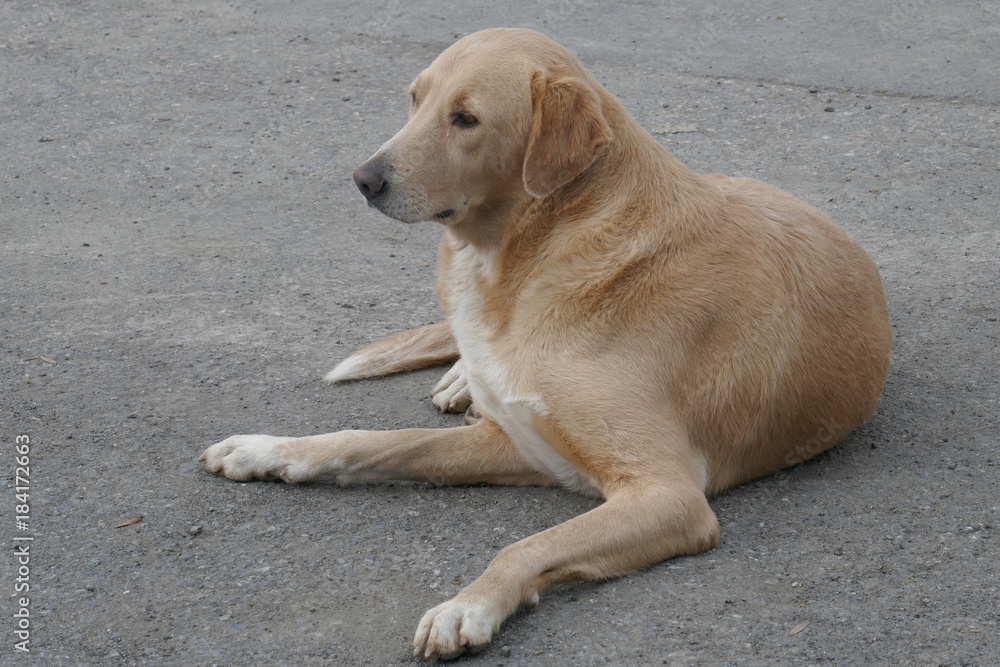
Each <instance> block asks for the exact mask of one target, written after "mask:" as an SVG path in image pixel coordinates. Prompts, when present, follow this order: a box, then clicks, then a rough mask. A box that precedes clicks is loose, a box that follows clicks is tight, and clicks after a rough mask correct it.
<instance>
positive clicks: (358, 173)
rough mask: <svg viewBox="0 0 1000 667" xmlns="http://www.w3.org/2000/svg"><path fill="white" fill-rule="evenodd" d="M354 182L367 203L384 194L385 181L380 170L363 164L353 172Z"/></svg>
mask: <svg viewBox="0 0 1000 667" xmlns="http://www.w3.org/2000/svg"><path fill="white" fill-rule="evenodd" d="M354 182H355V183H356V184H357V186H358V189H359V190H361V194H363V195H364V196H365V197H366V198H367V199H368V200H369V201H371V200H373V199H375V197H377V196H378V195H380V194H381V193H383V192H385V190H386V181H385V176H384V175H383V173H382V170H381V169H379V168H378V167H373V166H371V165H369V164H368V163H365V164H363V165H361V166H360V167H358V168H357V169H355V170H354Z"/></svg>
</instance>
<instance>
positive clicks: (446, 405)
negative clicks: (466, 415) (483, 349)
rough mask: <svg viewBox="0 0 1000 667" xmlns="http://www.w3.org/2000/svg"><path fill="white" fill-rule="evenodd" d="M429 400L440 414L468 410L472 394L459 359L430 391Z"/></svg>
mask: <svg viewBox="0 0 1000 667" xmlns="http://www.w3.org/2000/svg"><path fill="white" fill-rule="evenodd" d="M431 400H432V402H433V403H434V405H435V406H436V407H437V409H438V410H440V411H441V412H465V411H466V410H467V409H468V407H469V405H470V404H471V403H472V394H471V393H470V392H469V383H468V381H467V380H466V379H465V371H464V369H463V368H462V360H461V359H459V360H458V361H456V362H455V365H454V366H452V367H451V369H450V370H449V371H448V372H447V373H445V374H444V377H443V378H441V381H440V382H438V383H437V384H436V385H435V386H434V388H433V389H431Z"/></svg>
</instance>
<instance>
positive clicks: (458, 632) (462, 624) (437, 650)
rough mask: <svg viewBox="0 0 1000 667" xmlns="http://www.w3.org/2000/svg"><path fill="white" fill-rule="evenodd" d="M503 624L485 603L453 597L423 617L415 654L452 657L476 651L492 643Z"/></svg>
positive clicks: (427, 657)
mask: <svg viewBox="0 0 1000 667" xmlns="http://www.w3.org/2000/svg"><path fill="white" fill-rule="evenodd" d="M499 626H500V623H499V622H498V621H494V620H493V618H491V617H490V614H489V612H487V611H486V607H484V606H483V605H481V604H479V603H477V602H458V601H456V600H449V601H448V602H445V603H444V604H439V605H438V606H436V607H434V608H433V609H431V610H430V611H428V612H427V613H426V614H424V617H423V618H422V619H420V625H418V626H417V634H416V635H415V636H414V637H413V656H414V657H416V658H425V659H428V660H434V659H440V660H451V659H452V658H457V657H458V656H460V655H463V654H465V653H476V652H477V651H480V650H482V649H483V648H485V647H486V645H487V644H489V643H490V640H491V639H492V638H493V633H494V632H496V631H497V629H498V628H499Z"/></svg>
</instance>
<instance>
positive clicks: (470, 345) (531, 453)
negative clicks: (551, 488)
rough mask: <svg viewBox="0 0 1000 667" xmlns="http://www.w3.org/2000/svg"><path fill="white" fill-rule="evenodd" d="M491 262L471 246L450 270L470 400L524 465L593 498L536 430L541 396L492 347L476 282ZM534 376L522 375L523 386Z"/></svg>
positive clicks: (542, 410)
mask: <svg viewBox="0 0 1000 667" xmlns="http://www.w3.org/2000/svg"><path fill="white" fill-rule="evenodd" d="M490 261H491V258H490V257H488V256H484V255H482V254H480V253H477V252H475V251H474V250H473V249H472V248H471V246H467V247H465V248H463V249H462V250H460V251H458V252H457V253H455V255H454V257H453V262H452V264H451V267H450V271H449V276H448V279H449V285H450V288H449V297H450V305H451V315H450V317H449V323H450V324H451V328H452V332H453V334H454V335H455V339H456V341H457V342H458V349H459V352H460V353H461V357H462V367H463V372H464V373H465V376H466V380H467V381H468V383H469V390H470V392H471V394H472V400H473V402H474V403H475V404H476V406H477V407H478V409H479V411H480V412H481V413H482V414H483V415H485V416H487V417H489V418H490V419H492V420H493V421H495V422H496V423H497V424H498V425H499V426H500V427H501V428H502V429H503V430H504V432H505V433H507V435H508V436H509V437H510V438H511V440H512V441H513V443H514V445H515V446H517V448H518V450H520V452H521V455H522V456H523V457H524V459H525V461H526V462H527V463H528V465H530V466H531V467H532V468H534V469H535V470H538V471H539V472H542V473H544V474H546V475H549V476H551V477H553V478H555V479H557V480H559V482H560V483H562V484H563V485H564V486H566V487H569V488H571V489H573V490H576V491H581V492H585V493H594V492H595V491H596V487H595V486H594V485H593V484H592V483H591V482H590V480H589V479H588V478H587V476H586V475H584V474H583V473H582V472H581V471H580V470H578V469H577V468H576V467H575V466H574V465H573V464H572V463H570V462H569V461H567V460H566V459H565V458H564V457H563V456H562V455H560V454H559V453H558V452H557V451H556V450H555V449H554V448H553V447H552V446H551V445H550V444H549V443H548V442H547V441H546V440H545V438H543V437H542V436H541V435H540V434H539V433H538V432H537V431H536V429H535V426H534V424H535V420H536V419H542V418H544V417H545V416H546V415H547V414H548V407H547V406H546V404H545V401H544V399H543V397H542V396H541V395H540V394H538V393H537V392H533V391H532V388H531V387H530V386H528V387H525V386H515V385H514V382H513V377H514V373H512V371H513V370H515V369H513V368H510V366H511V364H512V362H513V363H516V361H515V360H511V359H501V358H498V356H497V355H496V353H495V349H494V345H493V344H492V343H491V342H490V341H491V338H492V334H493V331H491V330H490V328H489V327H488V326H487V324H486V322H485V321H484V318H483V298H482V295H481V294H480V292H479V289H478V288H477V278H480V279H481V278H482V277H483V276H485V275H486V273H487V272H488V270H489V264H490ZM530 375H531V374H530V373H519V374H517V376H518V377H519V378H520V380H521V383H522V385H523V384H524V383H526V382H528V381H529V380H527V379H526V378H527V377H530Z"/></svg>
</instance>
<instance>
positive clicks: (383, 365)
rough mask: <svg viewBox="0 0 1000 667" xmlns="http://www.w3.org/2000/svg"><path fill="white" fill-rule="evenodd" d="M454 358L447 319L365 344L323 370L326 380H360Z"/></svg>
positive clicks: (454, 351) (445, 361) (440, 362)
mask: <svg viewBox="0 0 1000 667" xmlns="http://www.w3.org/2000/svg"><path fill="white" fill-rule="evenodd" d="M456 359H458V345H457V344H456V343H455V337H454V336H452V334H451V328H450V327H449V326H448V323H447V322H438V323H437V324H428V325H427V326H423V327H417V328H416V329H410V330H409V331H404V332H402V333H398V334H396V335H395V336H389V337H388V338H385V339H383V340H380V341H378V342H377V343H372V344H371V345H367V346H365V347H363V348H361V349H360V350H358V351H357V352H355V353H354V354H352V355H351V356H349V357H348V358H346V359H344V360H343V361H341V362H340V363H339V364H337V367H336V368H334V369H333V370H332V371H330V372H329V373H327V375H326V381H327V382H342V381H343V380H360V379H361V378H370V377H378V376H380V375H389V374H391V373H401V372H403V371H415V370H417V369H418V368H427V367H428V366H437V365H438V364H444V363H448V362H450V361H455V360H456Z"/></svg>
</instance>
